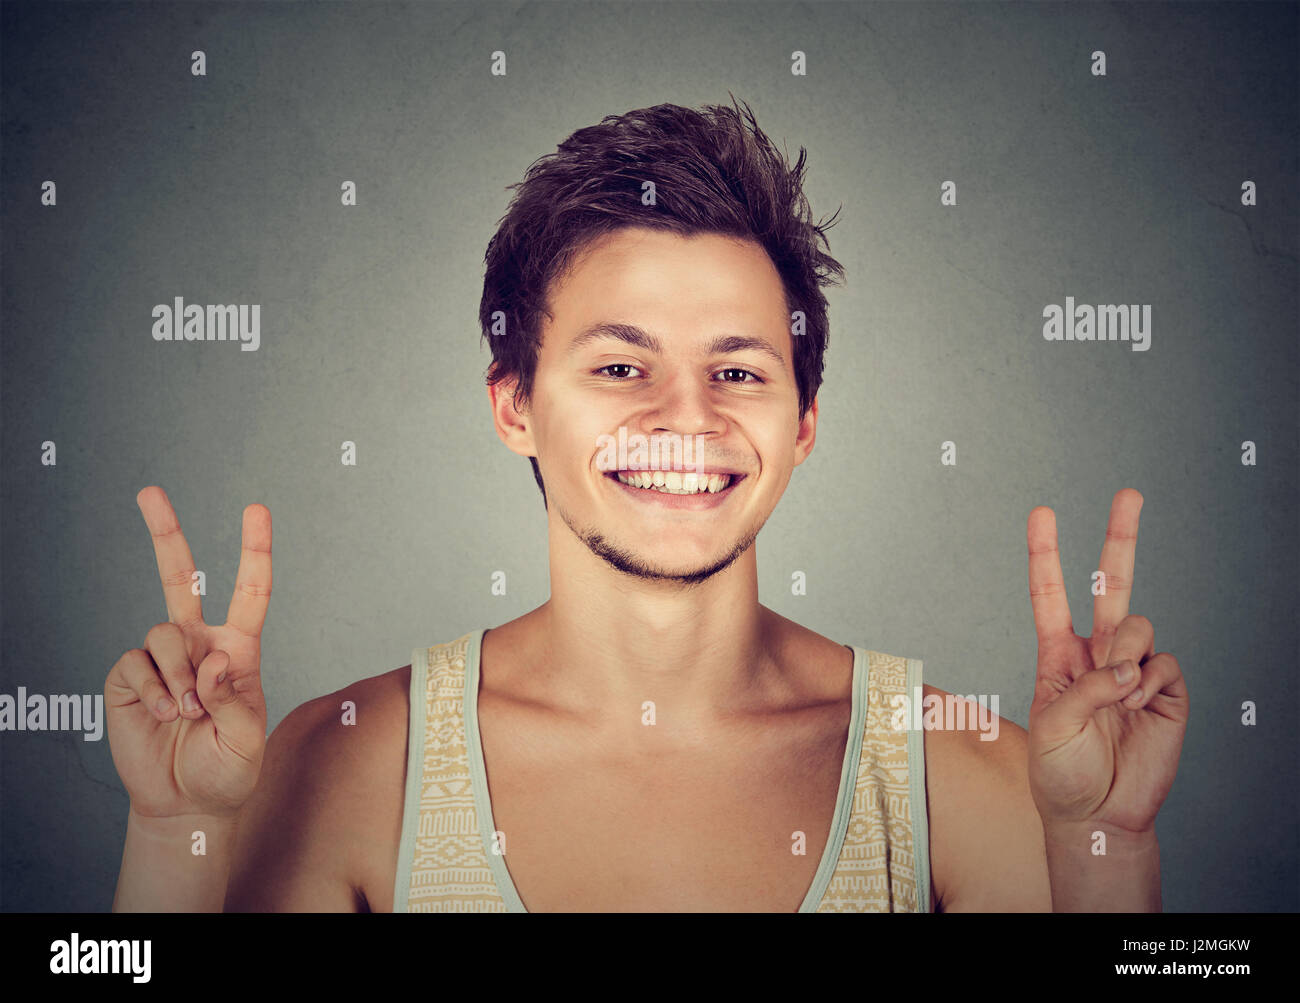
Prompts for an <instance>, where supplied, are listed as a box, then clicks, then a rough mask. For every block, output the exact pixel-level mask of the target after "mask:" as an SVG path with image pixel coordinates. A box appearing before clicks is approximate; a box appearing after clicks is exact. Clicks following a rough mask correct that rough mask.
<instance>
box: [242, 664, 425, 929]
mask: <svg viewBox="0 0 1300 1003" xmlns="http://www.w3.org/2000/svg"><path fill="white" fill-rule="evenodd" d="M410 679H411V667H410V666H409V665H404V666H402V667H401V668H400V669H394V670H393V671H391V672H386V673H384V674H382V675H378V676H371V677H370V678H367V679H361V680H358V681H357V682H355V683H352V684H351V685H349V686H346V687H344V688H343V689H340V690H336V691H335V692H333V693H329V694H326V695H325V696H321V697H316V698H315V699H313V700H308V701H307V702H306V703H304V704H302V705H301V706H299V707H296V708H295V709H294V710H293V711H292V712H290V713H289V715H288V716H286V717H285V719H284V720H283V721H281V722H280V724H279V725H278V726H277V727H276V729H275V731H274V732H272V734H271V737H270V738H269V739H268V740H267V745H266V753H265V756H264V758H263V762H262V773H261V776H260V778H259V779H258V784H257V789H256V790H255V791H254V792H253V796H252V797H251V798H250V799H249V801H248V803H247V804H246V805H245V806H244V810H243V813H242V814H241V816H240V824H239V832H238V835H237V837H236V842H235V856H234V863H233V864H232V867H231V875H230V883H229V885H228V886H227V892H226V910H227V911H236V912H242V911H250V912H263V911H276V912H367V911H369V912H389V911H391V910H392V908H393V878H394V875H395V873H396V864H397V849H398V842H399V840H400V838H401V825H402V803H403V796H404V793H405V777H406V742H407V722H408V720H409V703H410V698H409V693H410Z"/></svg>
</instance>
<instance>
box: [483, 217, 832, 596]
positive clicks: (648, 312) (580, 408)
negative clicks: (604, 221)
mask: <svg viewBox="0 0 1300 1003" xmlns="http://www.w3.org/2000/svg"><path fill="white" fill-rule="evenodd" d="M549 304H550V310H551V313H552V315H553V319H552V320H550V321H548V322H546V323H545V326H544V328H543V330H542V345H541V352H540V355H539V358H538V363H537V371H536V375H535V379H534V384H533V393H532V396H531V399H530V401H529V402H528V406H527V407H526V408H525V409H524V413H525V416H526V417H525V419H524V420H523V426H522V429H521V431H520V432H519V433H518V434H517V435H516V436H515V441H511V439H510V438H507V443H508V444H510V445H511V446H512V448H515V449H516V450H517V451H520V452H523V453H524V455H535V456H536V457H537V460H538V465H539V467H540V468H541V473H542V478H543V480H544V481H545V483H546V495H547V501H548V503H549V507H550V509H551V512H552V514H553V515H555V516H557V517H558V518H560V519H562V520H563V521H564V523H565V524H566V525H567V526H568V528H569V529H570V530H572V531H573V532H574V533H575V534H576V535H577V536H578V538H579V539H581V540H583V542H585V543H586V544H587V546H588V547H589V548H590V549H591V550H592V551H593V552H594V553H596V554H597V555H599V556H600V557H602V558H604V559H605V560H606V561H607V562H608V563H610V564H611V565H613V566H614V567H616V568H618V569H619V570H621V571H623V572H625V573H628V574H631V575H636V576H639V577H642V578H648V579H660V580H662V579H676V580H679V581H684V582H694V581H700V580H703V579H705V578H707V577H709V576H710V575H712V574H715V573H717V572H718V571H720V570H722V569H723V568H724V567H726V566H727V565H729V564H730V563H731V562H732V561H733V560H735V559H736V558H737V557H739V556H740V555H741V554H742V553H744V552H745V551H746V550H748V549H749V547H750V545H751V544H752V543H753V541H754V538H755V537H756V536H757V534H758V531H759V529H760V528H761V527H762V525H763V523H764V522H765V521H766V520H767V517H768V516H769V515H770V514H771V512H772V510H773V508H774V507H775V506H776V503H777V500H778V499H779V498H780V496H781V493H782V492H783V491H784V490H785V486H786V484H787V483H788V482H789V479H790V474H791V471H792V470H793V468H794V467H795V466H796V465H798V464H799V463H802V462H803V460H804V458H805V457H806V456H807V455H808V453H809V451H810V450H811V449H812V445H813V440H814V434H815V428H816V406H815V405H814V406H813V408H811V409H810V410H809V412H808V414H807V415H805V417H804V419H803V421H802V422H801V421H800V420H799V393H798V386H797V384H796V381H795V375H794V368H793V362H794V359H793V344H792V342H793V337H792V336H791V333H790V317H789V312H788V310H787V307H786V302H785V294H784V289H783V286H782V283H781V278H780V276H779V274H778V273H777V271H776V268H775V267H774V266H773V264H772V262H771V260H770V259H769V258H768V256H767V254H766V252H765V251H763V249H762V248H761V247H760V246H759V245H758V244H755V243H751V242H740V241H737V240H734V239H732V238H728V237H722V236H718V235H715V234H707V235H701V236H697V237H692V238H685V237H680V236H678V235H676V234H671V233H666V232H663V231H656V230H650V229H645V228H639V227H638V228H629V229H624V230H619V231H617V232H615V233H614V234H611V235H608V236H606V237H605V238H603V239H602V240H601V241H600V242H598V243H597V244H595V245H593V246H592V247H590V248H588V249H587V251H586V252H585V253H584V254H583V255H582V256H581V257H580V258H579V259H578V261H577V263H576V265H575V266H574V267H573V268H572V269H571V270H570V272H568V273H567V274H566V275H564V276H562V277H561V279H560V280H559V281H558V282H557V283H555V284H553V286H552V289H551V291H550V299H549ZM598 325H622V326H623V328H624V330H626V328H629V327H630V328H637V329H639V330H640V331H641V332H644V335H645V337H644V338H640V337H638V336H637V335H636V334H635V332H633V334H632V337H633V338H634V339H636V340H638V341H640V342H641V343H639V344H638V343H630V342H629V341H628V340H626V338H620V337H618V336H617V335H616V334H611V333H597V334H595V335H592V334H590V332H591V331H592V330H593V328H596V327H597V326H598ZM584 335H586V336H585V337H584ZM722 339H730V340H731V344H727V343H726V342H725V341H723V340H722ZM746 342H747V343H746ZM620 427H623V428H625V429H626V435H627V436H629V437H633V436H635V435H637V434H638V433H639V434H640V435H642V436H645V437H646V438H647V439H649V438H650V437H652V436H660V437H662V436H664V435H665V433H670V434H673V435H676V436H681V437H683V439H685V438H686V437H693V438H692V440H691V442H692V445H693V446H695V447H697V449H696V455H694V456H693V457H692V459H693V460H694V462H695V463H696V464H698V465H699V466H702V467H703V468H705V469H707V470H714V471H730V472H731V474H732V476H731V478H730V484H729V486H727V487H725V488H724V489H722V490H720V491H718V492H716V493H714V492H712V491H705V492H702V493H697V494H693V495H677V494H669V493H664V492H660V491H657V490H653V489H649V488H644V487H635V486H631V485H628V484H624V483H622V482H621V481H620V480H619V479H618V477H617V476H616V475H615V474H614V473H612V472H609V471H607V470H605V469H602V464H603V461H602V459H601V457H602V455H605V456H608V455H609V454H608V451H607V450H606V451H604V452H603V451H602V442H606V443H607V442H608V440H602V436H612V437H614V438H615V439H617V438H618V436H619V429H620ZM661 441H662V440H661ZM632 442H633V443H635V439H633V440H632ZM521 447H522V448H521ZM629 455H630V450H629ZM671 459H672V456H671V454H670V455H669V456H668V457H661V460H660V464H661V466H668V465H669V461H670V460H671ZM636 465H637V463H636V461H635V460H633V461H632V462H630V463H627V464H620V466H624V467H627V466H636ZM679 469H681V468H680V467H679ZM668 483H669V486H671V485H672V484H673V483H674V482H673V481H671V480H669V482H668ZM686 483H687V484H689V481H687V482H686ZM697 483H698V478H697Z"/></svg>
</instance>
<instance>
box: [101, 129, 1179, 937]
mask: <svg viewBox="0 0 1300 1003" xmlns="http://www.w3.org/2000/svg"><path fill="white" fill-rule="evenodd" d="M803 160H804V158H803V153H802V151H801V153H800V157H799V161H798V163H797V164H796V165H795V166H794V167H793V168H791V167H789V166H788V165H787V164H786V163H785V162H784V160H783V159H782V158H781V157H780V155H779V154H778V153H777V151H776V150H775V149H774V148H773V147H772V145H771V144H770V142H769V141H768V140H767V137H766V136H764V135H763V133H762V132H761V131H760V130H759V129H758V126H757V124H756V123H755V122H754V120H753V117H752V114H751V113H750V112H749V109H748V108H747V107H746V108H745V109H744V111H743V113H742V112H741V110H740V109H739V108H738V107H731V108H729V107H725V106H710V107H707V108H706V109H704V110H703V112H697V111H693V110H689V109H685V108H680V107H677V106H673V105H660V106H657V107H655V108H649V109H642V110H639V111H634V112H630V113H628V114H627V115H624V116H620V117H617V118H614V117H611V118H608V119H606V120H605V121H604V122H602V123H601V124H600V125H598V126H593V127H591V128H587V129H582V130H580V131H578V132H577V133H575V134H574V135H573V136H571V137H570V138H569V139H568V140H567V141H566V142H565V143H563V144H561V146H560V147H559V150H558V151H557V153H556V154H554V155H552V156H550V157H546V158H542V159H541V160H539V161H538V162H537V163H535V164H534V165H533V166H532V167H531V168H530V169H529V171H528V173H527V176H526V178H525V180H524V181H523V182H522V184H521V185H519V186H517V187H518V188H519V191H518V193H517V194H516V196H515V198H514V200H513V202H512V204H511V207H510V210H509V212H508V213H507V215H506V217H505V218H504V219H503V221H502V223H501V226H500V229H499V230H498V232H497V234H496V236H495V237H494V238H493V239H492V241H491V243H490V245H489V248H488V253H487V270H486V277H485V285H484V294H483V299H482V305H481V309H480V321H481V323H482V327H483V332H484V336H485V337H486V338H487V340H488V341H489V343H490V345H491V348H492V353H493V363H492V367H491V369H490V371H489V374H488V382H489V386H488V394H489V398H490V401H491V407H492V416H493V420H494V422H495V427H496V431H497V434H498V435H499V437H500V438H501V440H502V442H504V443H505V445H506V446H507V447H508V448H509V449H511V450H513V451H514V452H515V453H518V454H519V455H520V456H523V457H528V458H529V459H530V461H531V463H532V466H533V471H534V475H535V477H536V480H537V483H538V485H539V487H540V488H541V491H542V500H543V502H544V504H545V506H546V512H547V526H548V544H549V561H550V580H551V595H550V598H549V599H548V601H547V602H545V603H544V604H542V605H541V606H539V607H538V608H537V609H535V610H533V611H531V612H530V613H528V614H526V615H524V616H522V617H520V618H518V619H517V620H513V621H511V622H509V623H506V624H503V625H500V626H497V627H493V628H491V629H475V630H472V631H470V632H469V633H466V634H464V635H463V636H461V637H459V638H457V639H455V640H452V641H448V642H445V643H440V644H435V645H433V646H431V647H429V648H422V649H419V650H417V651H416V652H415V654H414V657H413V658H412V662H411V665H409V666H403V667H402V668H401V669H397V670H395V671H392V672H388V673H386V674H384V675H380V676H375V677H372V678H368V679H364V680H362V681H360V682H358V683H355V684H353V685H352V686H350V687H347V688H346V689H344V690H341V691H339V692H337V693H334V694H330V695H329V696H325V697H321V698H318V699H316V700H313V701H310V702H308V703H307V704H304V705H303V706H301V707H299V708H298V709H296V710H295V711H294V712H293V713H291V714H290V715H289V716H288V717H286V718H285V720H284V721H283V722H282V723H281V724H280V726H279V727H278V728H277V729H276V731H275V733H274V734H273V735H272V736H271V738H270V740H269V742H265V749H264V748H263V745H264V738H265V725H266V709H265V702H264V699H263V692H262V685H261V675H260V645H259V641H258V639H259V637H260V633H261V630H262V626H263V623H264V621H265V616H266V611H267V608H268V603H269V596H270V589H271V562H270V543H271V530H270V514H269V512H267V510H266V509H265V508H264V507H262V506H258V505H253V506H249V507H248V508H247V509H246V510H245V513H244V539H243V544H244V551H243V556H242V559H241V563H240V569H239V575H238V580H237V582H236V588H235V596H234V599H233V600H232V603H231V608H230V613H229V616H228V619H227V622H226V624H225V625H222V626H213V625H208V624H206V623H205V622H204V621H203V618H202V610H201V608H200V600H199V598H198V597H196V596H193V595H191V594H190V589H189V581H190V578H189V573H190V572H191V571H192V569H193V568H194V562H193V558H192V557H191V555H190V552H189V548H188V546H187V545H186V543H185V541H184V537H183V536H182V535H181V532H180V527H179V523H178V522H177V520H176V516H175V513H174V512H173V511H172V509H171V506H170V503H169V502H168V501H167V498H166V495H165V494H163V492H162V491H161V489H159V488H156V487H155V488H146V489H145V490H144V491H142V492H141V493H140V498H139V502H140V507H141V510H142V512H143V514H144V517H145V520H146V522H147V524H148V526H149V529H150V531H151V533H152V535H153V538H154V543H155V549H156V552H157V557H158V564H159V569H160V574H161V576H162V581H163V586H164V595H165V597H166V599H167V605H168V612H169V621H168V622H167V623H165V624H159V625H157V626H155V627H154V628H153V629H152V630H150V631H149V633H148V635H147V637H146V641H145V646H144V648H142V649H133V650H132V651H129V652H127V653H126V654H125V655H123V656H122V658H121V659H120V660H119V661H118V663H117V664H116V665H115V666H114V667H113V669H112V671H111V672H110V674H109V677H108V681H107V684H106V687H105V694H106V697H107V701H106V702H107V705H108V707H109V711H108V715H109V718H108V728H109V737H110V742H111V744H112V749H113V755H114V761H115V763H116V764H117V767H118V770H119V773H120V774H121V776H122V779H123V782H124V784H125V785H126V787H127V790H128V792H129V793H130V795H131V813H130V817H129V822H128V829H127V839H126V847H125V851H124V855H123V866H122V872H121V875H120V878H119V884H118V891H117V897H116V899H115V902H114V908H115V909H192V910H199V909H220V908H222V907H223V905H224V907H225V908H226V909H232V910H373V911H388V910H396V911H429V910H450V911H465V910H524V909H527V910H529V911H555V910H580V911H633V910H654V911H658V910H679V911H702V910H713V911H733V910H761V911H777V912H793V911H796V910H798V911H818V910H820V911H868V910H871V911H875V910H882V911H936V910H937V911H970V910H987V911H1009V910H1044V911H1045V910H1051V909H1053V908H1055V909H1058V910H1153V909H1158V908H1159V907H1160V893H1159V853H1158V846H1157V843H1156V839H1155V831H1154V820H1155V815H1156V812H1157V811H1158V809H1159V807H1160V804H1161V803H1162V802H1163V800H1164V798H1165V796H1166V795H1167V793H1168V790H1169V787H1170V785H1171V784H1172V782H1173V777H1174V772H1175V769H1176V766H1177V760H1178V755H1179V750H1180V748H1181V743H1182V735H1183V730H1184V727H1185V722H1186V717H1187V707H1188V699H1187V693H1186V689H1185V687H1184V685H1183V681H1182V676H1181V672H1180V670H1179V667H1178V663H1177V661H1176V660H1175V659H1174V657H1173V656H1172V655H1169V654H1167V653H1161V654H1156V653H1155V651H1154V647H1153V636H1154V635H1153V630H1152V627H1151V624H1150V623H1149V621H1147V620H1145V619H1144V618H1142V617H1138V616H1130V615H1129V613H1128V602H1129V593H1130V589H1131V583H1132V571H1133V558H1134V547H1135V542H1136V532H1137V522H1138V510H1139V508H1140V505H1141V496H1140V495H1138V494H1137V492H1135V491H1131V490H1126V491H1121V492H1119V493H1118V494H1117V495H1116V496H1115V501H1114V504H1113V507H1112V510H1111V518H1110V525H1109V527H1108V531H1107V540H1106V543H1105V546H1104V548H1103V550H1102V555H1101V563H1100V565H1099V567H1100V568H1101V569H1102V570H1103V571H1104V572H1105V573H1106V575H1107V582H1108V588H1107V590H1106V591H1105V593H1104V594H1103V595H1100V596H1098V597H1097V600H1096V603H1095V610H1094V633H1093V636H1092V637H1091V638H1081V637H1078V636H1076V635H1075V634H1074V631H1073V626H1072V621H1071V619H1070V614H1069V608H1068V606H1067V604H1066V599H1065V594H1064V590H1063V586H1062V578H1061V570H1060V565H1059V560H1058V556H1057V551H1056V527H1055V521H1054V517H1053V515H1052V512H1051V510H1050V509H1045V508H1038V509H1035V510H1034V511H1033V512H1031V513H1030V518H1029V525H1028V537H1027V538H1028V544H1029V584H1030V598H1031V602H1032V604H1033V609H1034V619H1035V624H1036V627H1037V631H1038V640H1039V659H1038V671H1037V676H1036V689H1035V697H1034V704H1033V707H1032V708H1031V712H1030V732H1029V733H1028V734H1027V733H1026V732H1025V731H1024V730H1023V729H1021V728H1019V727H1018V726H1016V725H1015V724H1013V723H1011V722H1008V721H1004V720H1001V719H998V718H995V719H994V720H993V721H992V727H991V728H985V727H979V728H976V727H971V726H969V725H965V726H963V725H961V724H958V725H956V726H953V722H952V721H951V720H950V717H951V715H947V714H944V713H943V712H942V711H941V710H940V708H949V709H951V708H952V707H953V705H954V703H955V702H956V701H954V700H953V699H952V698H951V695H950V694H944V693H942V692H941V691H939V690H936V689H934V688H933V687H930V686H927V685H924V684H923V683H922V682H921V665H920V663H919V662H918V661H917V660H915V659H909V658H905V657H897V656H893V655H888V654H885V653H883V652H879V651H875V650H871V649H868V648H863V647H858V646H856V645H854V644H852V643H845V642H843V641H842V640H832V639H830V638H827V637H823V636H821V635H819V634H817V633H815V632H813V631H811V630H808V629H807V628H804V627H802V626H800V625H799V624H797V623H794V622H792V621H790V620H788V619H786V618H784V617H781V616H779V615H777V614H776V613H774V612H773V611H771V610H769V609H767V608H765V607H764V606H762V605H761V604H760V603H759V601H758V585H757V557H756V540H757V538H758V535H759V532H760V530H761V529H762V527H763V525H764V523H765V522H766V520H767V518H768V517H769V516H770V515H771V513H772V511H773V510H774V508H775V507H776V505H777V503H778V501H779V500H780V498H781V495H782V494H783V493H784V491H785V488H786V485H787V484H788V483H789V480H790V478H791V476H792V474H793V472H794V468H795V467H797V466H799V464H801V463H802V462H803V461H804V460H805V459H806V458H807V457H808V455H809V454H810V453H811V451H812V449H813V446H814V443H815V440H816V431H817V420H818V407H817V390H818V388H819V386H820V383H821V377H822V368H823V366H822V358H823V352H824V350H825V347H826V341H827V318H826V301H825V298H824V296H823V295H822V293H821V289H820V287H821V286H823V285H825V284H827V283H828V282H830V281H832V280H833V277H834V276H837V275H840V274H842V270H841V269H840V266H839V265H838V263H836V262H835V261H834V259H832V258H830V257H829V255H828V253H827V252H826V250H824V247H825V237H824V233H823V231H824V230H825V228H826V227H822V226H816V225H814V223H813V222H812V221H811V219H810V218H809V216H808V205H807V202H806V200H805V199H804V197H803V195H802V193H801V173H802V168H803ZM829 225H830V224H827V226H829ZM612 440H613V441H620V442H627V443H637V444H639V443H644V442H651V441H657V442H659V443H665V442H666V443H671V444H673V448H668V449H660V450H655V451H653V452H647V451H645V450H640V449H638V448H636V446H635V445H634V446H633V448H631V449H626V450H624V449H618V450H613V451H611V449H610V448H609V444H610V442H611V441H612ZM677 445H680V447H681V448H676V447H677ZM611 455H613V456H615V457H616V458H617V459H615V460H613V461H611ZM918 692H921V693H924V695H925V696H926V697H928V698H931V699H927V700H926V701H925V703H926V712H925V714H923V715H922V714H916V713H914V712H913V711H911V710H908V711H907V712H906V713H903V712H900V708H906V707H907V704H908V701H909V700H911V699H913V695H914V694H916V693H918ZM171 700H174V701H175V703H171V702H169V701H171ZM187 700H188V701H189V702H187ZM349 702H350V704H351V705H353V706H355V707H356V708H358V709H359V713H358V714H357V715H356V719H355V724H352V723H346V722H345V720H344V719H345V718H346V707H348V706H349ZM968 710H969V713H968V714H965V715H960V716H961V717H962V718H963V719H964V720H966V721H967V722H969V721H983V722H987V721H988V717H989V715H988V712H987V710H982V709H980V708H975V707H970V708H968ZM918 720H923V721H924V725H923V726H921V727H916V726H914V722H916V721H918ZM900 721H901V722H906V723H907V725H906V726H904V727H900ZM990 737H991V738H992V739H993V740H991V741H989V740H987V739H989V738H990ZM264 753H265V755H264ZM263 760H264V761H263ZM196 829H202V830H203V831H204V832H205V834H206V839H207V854H208V861H209V864H208V866H207V867H205V868H195V867H193V865H192V864H191V863H190V860H191V858H190V845H191V833H192V832H193V831H194V830H196ZM1099 845H1104V847H1105V853H1104V854H1099V853H1098V852H1097V850H1098V846H1099Z"/></svg>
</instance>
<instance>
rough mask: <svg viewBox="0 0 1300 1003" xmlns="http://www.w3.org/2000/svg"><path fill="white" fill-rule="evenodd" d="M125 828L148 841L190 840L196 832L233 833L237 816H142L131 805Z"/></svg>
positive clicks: (194, 814) (237, 821)
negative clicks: (146, 838) (148, 839)
mask: <svg viewBox="0 0 1300 1003" xmlns="http://www.w3.org/2000/svg"><path fill="white" fill-rule="evenodd" d="M126 824H127V828H128V829H130V830H131V831H133V832H136V833H138V834H140V835H142V836H146V837H148V838H150V839H160V840H165V841H168V842H170V841H172V840H174V839H185V840H188V839H190V838H191V836H192V834H193V833H194V832H196V831H199V832H204V833H223V834H226V835H229V834H230V833H233V832H234V831H235V829H236V827H237V826H238V824H239V816H238V815H205V814H202V813H199V812H195V813H192V814H187V815H142V814H140V813H139V812H138V811H136V809H135V806H134V805H132V806H131V808H130V810H129V811H128V812H127V816H126Z"/></svg>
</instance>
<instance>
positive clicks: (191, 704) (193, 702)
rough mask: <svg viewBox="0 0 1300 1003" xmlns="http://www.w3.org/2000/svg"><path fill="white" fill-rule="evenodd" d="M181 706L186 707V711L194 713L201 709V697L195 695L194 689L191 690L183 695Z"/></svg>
mask: <svg viewBox="0 0 1300 1003" xmlns="http://www.w3.org/2000/svg"><path fill="white" fill-rule="evenodd" d="M181 706H182V707H184V708H185V710H186V712H187V713H190V714H193V713H194V712H195V711H196V710H198V709H199V698H198V697H197V696H195V695H194V691H193V690H190V691H189V692H188V693H186V694H185V695H184V696H183V697H181Z"/></svg>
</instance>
